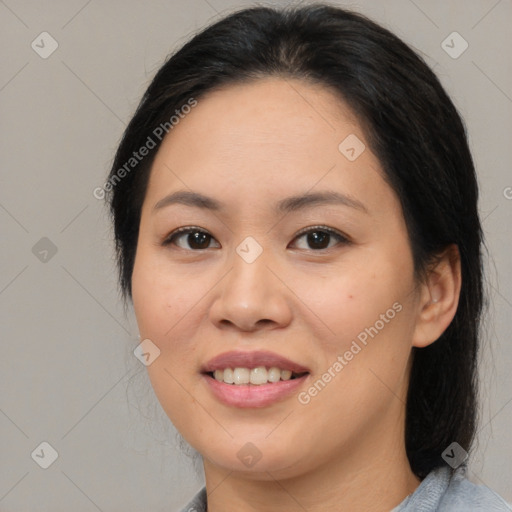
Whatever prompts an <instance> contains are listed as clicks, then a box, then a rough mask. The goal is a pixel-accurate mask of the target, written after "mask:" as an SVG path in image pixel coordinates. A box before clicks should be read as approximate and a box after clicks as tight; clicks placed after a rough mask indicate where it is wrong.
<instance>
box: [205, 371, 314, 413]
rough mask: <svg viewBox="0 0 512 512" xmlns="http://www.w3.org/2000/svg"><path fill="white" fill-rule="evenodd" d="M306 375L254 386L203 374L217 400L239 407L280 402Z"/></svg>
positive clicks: (301, 383) (302, 382)
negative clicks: (227, 382)
mask: <svg viewBox="0 0 512 512" xmlns="http://www.w3.org/2000/svg"><path fill="white" fill-rule="evenodd" d="M308 377H309V374H304V375H302V376H301V377H296V378H295V379H290V380H280V381H279V382H274V383H269V384H261V385H259V386H256V385H254V384H243V385H236V384H226V383H225V382H219V381H218V380H215V379H214V378H213V377H211V376H210V375H208V374H203V378H204V380H205V382H206V384H207V385H208V387H209V388H210V390H211V391H212V393H213V395H214V396H215V397H216V398H217V399H218V400H220V401H221V402H223V403H224V404H226V405H230V406H232V407H240V408H251V407H252V408H260V407H267V406H269V405H272V404H274V403H277V402H280V401H282V400H284V399H286V398H287V397H288V396H290V395H291V394H294V393H296V392H297V390H298V389H299V388H300V387H301V386H302V385H303V384H304V382H305V381H306V379H307V378H308Z"/></svg>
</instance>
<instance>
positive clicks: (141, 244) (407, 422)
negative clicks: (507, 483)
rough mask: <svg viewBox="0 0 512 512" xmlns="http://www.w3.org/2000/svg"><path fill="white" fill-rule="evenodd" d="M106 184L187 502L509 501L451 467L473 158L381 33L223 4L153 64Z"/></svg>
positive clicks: (459, 426) (474, 299) (470, 246)
mask: <svg viewBox="0 0 512 512" xmlns="http://www.w3.org/2000/svg"><path fill="white" fill-rule="evenodd" d="M105 188H106V189H107V190H109V191H110V205H111V211H112V215H113V222H114V228H115V238H116V244H117V254H118V263H119V271H120V283H121V287H122V290H123V292H124V294H125V297H126V298H129V299H131V300H132V301H133V305H134V310H135V314H136V318H137V323H138V326H139V329H140V333H141V334H140V335H141V339H143V340H144V342H143V347H144V353H145V354H146V355H147V357H146V359H147V364H148V372H149V377H150V380H151V383H152V385H153V388H154V390H155V393H156V395H157V397H158V399H159V401H160V403H161V405H162V407H163V408H164V410H165V412H166V413H167V415H168V416H169V418H170V420H171V421H172V422H173V423H174V425H175V426H176V428H177V429H178V430H179V431H180V433H181V434H182V435H183V437H184V438H185V439H186V440H187V441H188V442H189V443H190V444H191V445H192V446H193V447H194V448H195V449H196V450H197V451H198V452H199V453H200V454H201V456H202V458H203V465H204V473H205V480H206V487H205V489H203V490H202V491H201V492H200V493H199V494H198V495H197V496H196V497H195V498H194V500H193V501H192V502H191V503H190V504H189V505H188V506H187V507H185V509H184V510H187V511H192V510H194V511H204V510H206V509H207V510H208V511H209V512H217V511H230V510H244V511H245V510H254V511H260V510H261V511H263V510H265V511H273V510H308V511H312V512H314V511H326V510H337V511H338V510H350V511H351V512H354V511H389V510H392V509H393V510H394V511H400V512H402V511H412V510H414V511H416V510H425V511H427V510H429V511H430V510H432V511H434V510H464V511H467V510H486V511H487V510H508V508H507V506H506V504H505V502H504V501H503V500H502V499H501V498H499V497H498V496H496V495H495V494H494V493H493V492H492V491H491V490H489V489H488V488H486V487H484V486H476V485H474V484H472V483H470V482H469V480H467V479H466V478H465V476H464V471H465V464H466V461H467V452H468V451H469V450H470V447H471V443H472V440H473V437H474V435H475V425H476V421H475V414H476V386H477V380H476V377H477V376H476V363H477V355H478V340H479V317H480V312H481V308H482V273H481V256H480V247H481V238H482V234H481V227H480V221H479V218H478V213H477V194H478V189H477V183H476V178H475V171H474V166H473V162H472V158H471V155H470V152H469V149H468V145H467V141H466V136H465V130H464V127H463V124H462V121H461V119H460V116H459V115H458V113H457V111H456V109H455V107H454V106H453V104H452V102H451V101H450V99H449V98H448V96H447V95H446V93H445V91H444V90H443V88H442V86H441V85H440V83H439V81H438V80H437V78H436V77H435V76H434V74H433V73H432V71H431V70H430V69H429V68H428V67H427V65H426V64H425V63H424V62H423V60H422V59H421V58H420V57H418V56H417V55H416V54H415V53H414V52H413V51H412V50H411V49H409V48H408V47H407V46H406V45H405V44H404V43H403V42H401V41H400V40H399V39H398V38H397V37H395V36H394V35H392V34H391V33H390V32H388V31H387V30H385V29H383V28H381V27H379V26H378V25H376V24H375V23H373V22H371V21H369V20H368V19H366V18H364V17H363V16H360V15H358V14H355V13H352V12H348V11H345V10H342V9H338V8H335V7H330V6H325V5H318V4H317V5H312V6H309V7H301V8H295V9H284V10H282V9H271V8H254V9H247V10H243V11H240V12H238V13H235V14H232V15H230V16H228V17H226V18H225V19H223V20H221V21H219V22H217V23H215V24H214V25H213V26H211V27H209V28H207V29H206V30H204V31H203V32H201V33H199V34H198V35H196V36H195V37H194V38H193V39H192V40H191V41H190V42H188V43H187V44H185V46H184V47H183V48H181V49H180V50H179V51H178V52H177V53H175V54H174V55H173V56H172V57H171V58H170V59H169V60H168V61H167V62H166V63H165V64H164V66H163V67H162V68H161V69H160V71H159V72H158V73H157V75H156V77H155V78H154V80H153V81H152V83H151V85H150V86H149V88H148V89H147V91H146V93H145V95H144V97H143V99H142V101H141V103H140V105H139V108H138V110H137V112H136V113H135V115H134V117H133V119H132V120H131V122H130V124H129V126H128V128H127V129H126V132H125V134H124V137H123V140H122V142H121V144H120V146H119V148H118V151H117V154H116V158H115V161H114V164H113V167H112V170H111V173H110V177H109V181H108V187H105ZM206 496H207V497H206Z"/></svg>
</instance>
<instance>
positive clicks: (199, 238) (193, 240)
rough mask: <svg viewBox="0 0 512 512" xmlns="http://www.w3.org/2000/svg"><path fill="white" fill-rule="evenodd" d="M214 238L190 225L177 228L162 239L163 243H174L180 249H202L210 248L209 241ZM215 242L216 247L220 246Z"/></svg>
mask: <svg viewBox="0 0 512 512" xmlns="http://www.w3.org/2000/svg"><path fill="white" fill-rule="evenodd" d="M214 240H215V239H214V238H213V236H212V235H210V234H209V233H208V232H206V231H204V230H203V229H201V228H196V227H193V226H192V227H185V228H179V229H177V230H176V231H174V232H173V233H171V234H170V235H169V236H168V237H167V238H166V239H165V240H164V242H163V245H176V246H178V247H180V248H181V249H189V250H190V249H192V250H204V249H210V248H211V247H210V242H212V241H214ZM216 243H217V247H220V244H219V243H218V242H216ZM187 245H188V247H187Z"/></svg>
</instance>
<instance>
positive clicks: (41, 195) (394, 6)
mask: <svg viewBox="0 0 512 512" xmlns="http://www.w3.org/2000/svg"><path fill="white" fill-rule="evenodd" d="M286 3H289V2H284V1H283V2H274V5H275V4H280V5H284V4H286ZM338 3H339V5H345V6H349V7H352V8H354V9H356V10H359V11H361V12H363V13H365V14H367V15H369V16H370V17H373V18H374V19H375V20H377V21H378V22H380V23H382V24H383V25H385V26H387V27H388V28H390V29H391V30H392V31H394V32H395V33H396V34H397V35H399V36H400V37H402V38H403V39H404V40H405V41H406V42H408V43H409V44H411V45H412V46H413V47H415V48H416V49H418V50H419V51H420V52H421V53H422V54H423V55H424V56H425V58H426V59H427V62H429V64H431V65H432V66H433V67H434V69H435V71H436V72H437V73H438V75H439V76H440V78H441V80H442V82H443V84H444V85H445V86H446V88H447V89H448V91H449V93H450V94H451V95H452V97H453V99H454V101H455V103H456V105H457V106H458V108H459V109H460V110H461V112H462V114H463V116H464V118H465V120H466V123H467V126H468V130H469V134H470V142H471V146H472V150H473V153H474V157H475V160H476V164H477V167H478V172H479V176H480V182H481V203H480V208H481V213H482V218H483V225H484V229H485V233H486V236H487V243H488V248H489V253H490V258H489V261H488V276H489V291H490V312H489V316H488V321H487V323H486V340H485V345H484V353H483V355H484V357H483V363H482V367H483V376H484V379H483V380H484V382H483V389H482V396H483V398H484V406H483V409H482V414H481V424H480V429H479V432H478V448H477V450H476V451H475V453H474V455H473V459H472V463H471V466H470V469H471V471H470V477H471V479H472V480H473V481H475V482H477V483H485V484H487V485H488V486H490V487H492V488H493V489H495V490H496V491H497V492H499V493H500V494H501V495H502V496H504V497H505V498H506V499H507V500H508V501H512V488H511V487H510V486H509V484H510V481H511V473H512V472H511V464H510V461H511V460H512V441H511V435H510V426H511V425H512V372H510V370H509V368H510V367H511V364H512V343H511V341H510V328H511V325H512V324H511V321H510V319H511V317H512V292H511V289H512V286H511V272H510V268H511V260H510V254H511V241H512V236H511V224H512V223H511V220H512V188H510V187H512V173H511V167H510V163H511V152H512V149H511V148H512V144H511V140H510V135H511V133H512V131H511V128H512V126H511V125H512V116H511V112H512V99H511V97H512V87H511V85H512V70H511V60H510V48H511V36H510V34H511V26H510V20H511V19H512V3H511V1H510V0H508V1H507V0H501V1H498V0H479V1H476V0H473V1H462V0H459V1H452V2H445V1H421V0H414V1H412V0H391V1H386V2H380V1H377V0H367V1H359V2H352V3H350V4H348V3H345V2H338ZM249 5H254V2H250V1H245V2H244V1H228V0H190V1H185V0H182V1H150V2H135V1H129V2H127V1H124V2H122V1H120V0H110V1H104V2H100V1H99V0H89V1H86V0H71V1H70V0H67V1H64V0H61V1H52V2H29V1H22V0H5V1H0V41H1V48H2V52H1V66H0V102H1V106H0V123H1V140H0V152H1V155H2V166H1V181H0V183H1V185H0V220H1V229H2V231H1V239H2V250H1V252H0V265H1V277H0V312H1V313H0V314H1V317H0V319H1V327H2V331H1V332H2V344H1V347H2V350H1V357H0V389H1V397H0V449H1V452H0V510H2V511H6V512H14V511H28V510H31V511H36V510H38V511H50V510H51V511H53V512H57V511H64V510H66V511H68V510H76V511H84V512H87V511H97V510H100V511H118V510H119V511H120V510H123V511H125V512H131V511H137V510H145V511H149V510H154V511H164V510H165V511H172V510H176V509H177V508H178V507H179V505H180V504H183V503H184V502H186V501H187V500H188V498H189V497H190V496H191V495H192V494H193V493H194V492H195V491H196V490H197V489H198V488H199V487H200V486H201V485H202V482H201V477H198V476H195V471H194V468H193V466H192V464H191V462H190V460H189V459H188V458H187V457H186V456H185V455H183V454H182V453H181V451H180V450H179V448H178V446H177V443H176V435H175V432H174V430H173V429H172V427H171V426H170V425H169V421H168V420H167V417H166V416H165V414H164V413H163V412H162V411H161V409H160V406H159V404H158V403H157V401H156V398H155V397H154V396H153V393H152V390H151V388H150V385H149V383H148V380H147V378H146V370H145V368H144V367H143V365H142V364H141V363H140V362H139V361H138V360H137V359H136V358H135V357H134V356H133V354H132V351H133V349H134V348H135V346H136V345H137V344H138V340H137V334H138V332H137V328H136V324H135V321H134V319H133V315H132V313H131V311H130V310H129V311H128V312H127V313H126V314H125V312H124V310H123V306H122V304H121V302H120V300H119V296H118V292H117V285H116V274H115V268H114V262H113V257H112V255H113V253H112V244H111V232H110V227H109V225H108V218H107V216H106V209H105V207H104V205H103V203H102V201H99V200H97V199H95V197H94V196H93V190H94V189H95V188H96V187H98V186H101V185H102V184H103V182H104V179H105V175H106V173H107V170H108V167H109V164H110V163H111V160H112V157H113V153H114V150H115V148H116V144H117V143H118V142H119V139H120V136H121V133H122V131H123V129H124V127H125V125H126V123H127V122H128V120H129V119H130V116H131V114H132V113H133V111H134V108H135V107H136V104H137V103H138V101H139V99H140V96H141V95H142V93H143V91H144V89H145V87H146V85H147V83H148V80H149V79H150V78H151V77H152V76H153V74H154V73H155V72H156V70H157V69H158V67H159V65H161V63H162V62H163V59H164V58H165V56H166V55H167V54H168V53H169V52H171V51H172V50H174V49H176V48H177V47H178V46H180V45H181V44H182V43H183V42H184V41H185V40H186V39H187V38H188V36H189V35H190V34H191V33H193V32H194V31H197V30H199V29H200V28H201V27H203V26H204V25H205V24H206V23H208V22H211V21H213V20H214V19H217V18H218V17H219V16H221V15H223V14H225V13H227V12H229V11H231V10H234V9H236V8H240V7H244V6H249ZM43 31H46V32H48V33H49V34H51V36H52V37H53V38H54V39H55V40H56V41H57V42H58V48H57V50H56V51H55V52H54V53H53V54H52V55H50V56H49V57H48V58H46V59H43V58H42V57H41V56H40V55H39V54H38V53H36V51H34V49H32V47H31V43H32V41H34V40H35V41H36V43H37V42H38V41H39V46H44V51H47V50H48V49H49V48H50V46H49V40H48V39H45V42H44V43H41V38H38V36H39V34H41V33H42V32H43ZM453 31H457V32H459V33H460V34H461V35H462V37H463V38H464V39H465V40H466V41H467V42H468V44H469V47H468V49H467V50H466V51H465V52H464V53H463V54H462V55H460V56H459V57H458V58H456V59H454V58H452V57H451V56H450V55H448V54H447V53H446V52H445V50H444V49H443V48H442V46H441V43H442V41H443V40H445V39H446V37H447V36H448V35H449V34H451V33H452V32H453ZM45 37H46V36H45ZM454 44H455V48H456V49H457V48H460V46H457V45H459V42H457V43H454ZM40 51H43V48H41V49H40ZM44 237H46V238H47V239H49V240H50V241H51V243H50V242H49V241H48V240H46V239H44V240H42V241H40V240H41V239H42V238H44ZM36 244H37V245H36ZM34 246H35V248H34ZM55 249H56V250H57V252H56V253H55V254H53V252H54V251H55ZM52 250H53V252H52ZM45 251H48V252H45ZM43 441H45V442H47V443H49V444H50V445H51V446H52V447H53V448H54V449H55V450H56V451H57V452H58V455H59V456H58V458H57V459H56V460H55V462H54V463H53V464H52V465H51V466H50V467H49V468H48V469H42V468H41V467H40V466H39V465H38V464H36V462H35V460H42V459H43V458H44V457H42V456H40V458H39V459H38V458H37V456H34V459H35V460H33V458H32V457H31V453H33V451H34V450H35V449H36V448H38V446H39V445H40V443H41V442H43ZM43 448H44V447H43ZM36 453H40V455H41V452H40V449H39V451H37V450H36ZM49 456H50V455H49V451H48V450H47V451H46V453H45V457H47V460H48V457H49Z"/></svg>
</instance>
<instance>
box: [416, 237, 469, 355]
mask: <svg viewBox="0 0 512 512" xmlns="http://www.w3.org/2000/svg"><path fill="white" fill-rule="evenodd" d="M461 282H462V279H461V268H460V253H459V250H458V247H457V246H456V245H454V244H452V245H450V246H448V247H447V248H446V249H445V250H444V251H443V253H441V254H440V255H439V256H438V257H437V258H436V260H435V263H434V264H433V265H432V266H431V268H430V269H429V271H428V275H427V276H426V278H425V281H424V283H423V284H422V285H421V286H422V291H421V293H420V299H419V304H418V316H417V321H416V326H415V329H414V335H413V339H412V345H413V346H415V347H419V348H422V347H426V346H428V345H430V344H431V343H433V342H435V341H436V340H437V339H438V338H439V337H440V336H441V335H442V334H443V332H444V331H445V330H446V329H447V327H448V326H449V325H450V323H451V322H452V320H453V317H454V316H455V313H456V312H457V306H458V304H459V295H460V288H461Z"/></svg>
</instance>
